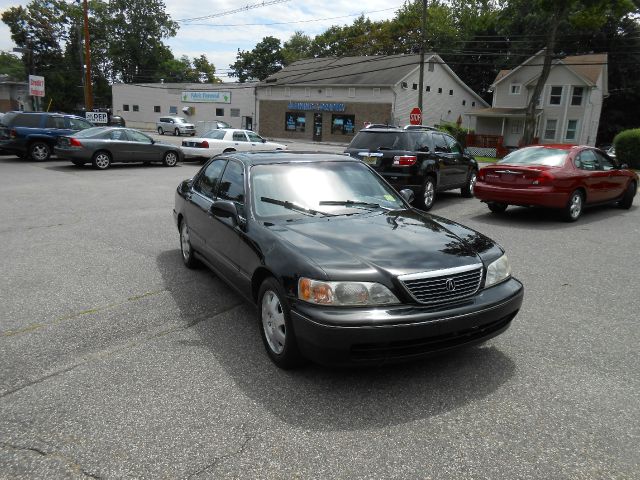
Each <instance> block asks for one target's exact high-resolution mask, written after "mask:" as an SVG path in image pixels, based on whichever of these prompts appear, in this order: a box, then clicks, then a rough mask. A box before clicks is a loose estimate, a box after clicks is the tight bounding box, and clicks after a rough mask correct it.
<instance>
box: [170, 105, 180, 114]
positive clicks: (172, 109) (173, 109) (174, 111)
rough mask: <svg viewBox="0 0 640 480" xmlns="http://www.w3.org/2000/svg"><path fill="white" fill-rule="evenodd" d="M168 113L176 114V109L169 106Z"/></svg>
mask: <svg viewBox="0 0 640 480" xmlns="http://www.w3.org/2000/svg"><path fill="white" fill-rule="evenodd" d="M169 113H173V114H175V113H178V107H175V106H170V107H169Z"/></svg>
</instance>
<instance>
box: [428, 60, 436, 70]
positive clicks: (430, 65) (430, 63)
mask: <svg viewBox="0 0 640 480" xmlns="http://www.w3.org/2000/svg"><path fill="white" fill-rule="evenodd" d="M434 68H435V65H434V63H433V62H429V71H430V72H433V69H434Z"/></svg>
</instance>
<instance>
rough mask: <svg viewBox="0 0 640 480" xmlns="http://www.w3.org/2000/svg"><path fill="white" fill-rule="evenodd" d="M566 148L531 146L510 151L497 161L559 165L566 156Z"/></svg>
mask: <svg viewBox="0 0 640 480" xmlns="http://www.w3.org/2000/svg"><path fill="white" fill-rule="evenodd" d="M568 153H569V152H568V151H567V150H564V149H561V148H544V147H531V148H523V149H521V150H516V151H515V152H511V153H510V154H509V155H507V156H506V157H504V158H503V159H502V160H500V161H499V162H497V163H498V164H501V163H508V164H510V165H546V166H549V167H559V166H561V165H562V163H563V162H564V160H565V158H567V154H568Z"/></svg>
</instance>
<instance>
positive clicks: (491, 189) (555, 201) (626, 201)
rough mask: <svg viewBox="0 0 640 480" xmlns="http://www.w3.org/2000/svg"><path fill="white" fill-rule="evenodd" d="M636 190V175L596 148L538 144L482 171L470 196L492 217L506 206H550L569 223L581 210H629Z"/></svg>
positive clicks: (516, 152) (510, 155)
mask: <svg viewBox="0 0 640 480" xmlns="http://www.w3.org/2000/svg"><path fill="white" fill-rule="evenodd" d="M637 189H638V175H636V173H635V172H633V171H631V170H628V169H627V166H626V165H621V166H620V165H618V164H617V163H616V161H615V160H613V159H612V158H610V157H609V156H607V155H606V154H605V153H603V152H602V151H600V150H598V149H596V148H593V147H589V146H569V145H540V146H534V147H526V148H522V149H520V150H516V151H515V152H512V153H510V154H509V155H507V156H506V157H504V158H503V159H502V160H500V161H499V162H497V163H496V164H493V165H489V166H487V167H484V168H482V169H481V170H480V171H479V172H478V177H477V179H476V184H475V186H474V191H473V193H474V195H475V196H476V197H477V198H479V199H480V200H482V201H483V202H486V203H487V205H488V207H489V209H490V210H491V211H492V212H495V213H502V212H504V211H505V210H506V208H507V207H508V206H509V205H521V206H527V207H528V206H540V207H550V208H558V209H562V211H563V214H564V219H565V220H566V221H568V222H574V221H576V220H577V219H578V217H580V215H581V214H582V210H583V209H584V207H586V206H592V205H600V204H605V203H613V202H617V204H618V205H619V206H620V207H622V208H627V209H628V208H631V204H632V203H633V197H634V196H635V194H636V191H637Z"/></svg>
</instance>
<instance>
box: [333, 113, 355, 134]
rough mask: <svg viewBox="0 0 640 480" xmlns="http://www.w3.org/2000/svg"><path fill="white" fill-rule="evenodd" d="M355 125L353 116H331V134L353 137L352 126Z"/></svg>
mask: <svg viewBox="0 0 640 480" xmlns="http://www.w3.org/2000/svg"><path fill="white" fill-rule="evenodd" d="M355 123H356V117H355V116H354V115H332V116H331V133H333V134H337V135H353V130H354V129H353V126H354V125H355Z"/></svg>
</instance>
